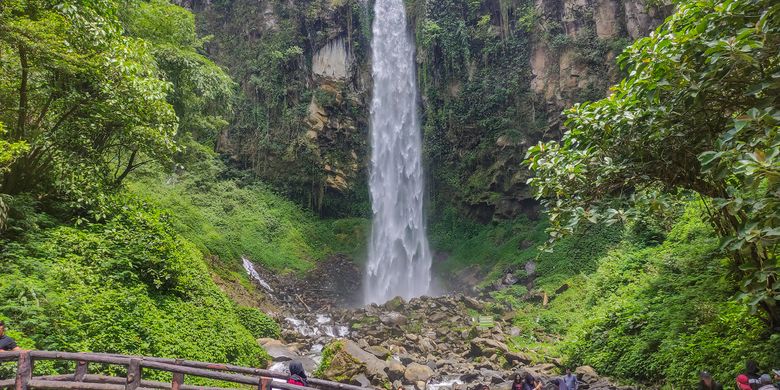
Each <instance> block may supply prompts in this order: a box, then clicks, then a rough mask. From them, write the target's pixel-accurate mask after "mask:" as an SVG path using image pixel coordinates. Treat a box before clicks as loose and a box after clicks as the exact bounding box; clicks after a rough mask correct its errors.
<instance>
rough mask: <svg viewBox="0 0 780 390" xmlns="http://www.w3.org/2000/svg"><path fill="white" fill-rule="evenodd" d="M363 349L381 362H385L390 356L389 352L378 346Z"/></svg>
mask: <svg viewBox="0 0 780 390" xmlns="http://www.w3.org/2000/svg"><path fill="white" fill-rule="evenodd" d="M364 349H365V350H366V352H368V353H370V354H372V355H374V356H376V357H377V358H379V359H381V360H387V358H388V357H389V356H390V351H389V350H388V349H387V348H385V347H381V346H378V345H374V346H370V347H367V348H364Z"/></svg>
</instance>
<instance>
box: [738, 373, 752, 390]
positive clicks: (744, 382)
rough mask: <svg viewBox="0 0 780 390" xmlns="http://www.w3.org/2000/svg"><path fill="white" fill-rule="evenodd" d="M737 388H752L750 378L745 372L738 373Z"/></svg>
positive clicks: (742, 389)
mask: <svg viewBox="0 0 780 390" xmlns="http://www.w3.org/2000/svg"><path fill="white" fill-rule="evenodd" d="M737 390H752V388H751V387H750V379H749V378H748V377H747V375H745V374H739V375H737Z"/></svg>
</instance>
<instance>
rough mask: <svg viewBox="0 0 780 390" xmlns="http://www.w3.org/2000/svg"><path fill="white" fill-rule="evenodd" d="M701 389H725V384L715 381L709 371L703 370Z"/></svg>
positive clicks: (700, 376) (700, 375) (700, 382)
mask: <svg viewBox="0 0 780 390" xmlns="http://www.w3.org/2000/svg"><path fill="white" fill-rule="evenodd" d="M699 390H723V385H721V384H720V383H718V382H715V380H714V379H712V375H710V373H709V372H707V371H702V372H701V373H700V374H699Z"/></svg>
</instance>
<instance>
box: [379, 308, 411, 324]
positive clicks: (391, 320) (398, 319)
mask: <svg viewBox="0 0 780 390" xmlns="http://www.w3.org/2000/svg"><path fill="white" fill-rule="evenodd" d="M379 321H381V322H382V323H383V324H385V325H387V326H401V325H406V323H407V321H408V318H407V317H406V316H405V315H403V314H401V313H398V312H395V311H391V312H389V313H385V314H381V315H379Z"/></svg>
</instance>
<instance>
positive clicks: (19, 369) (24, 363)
mask: <svg viewBox="0 0 780 390" xmlns="http://www.w3.org/2000/svg"><path fill="white" fill-rule="evenodd" d="M32 372H33V362H32V359H31V358H30V351H22V352H21V353H20V354H19V362H18V363H17V365H16V390H27V384H28V383H30V380H31V379H32Z"/></svg>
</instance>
